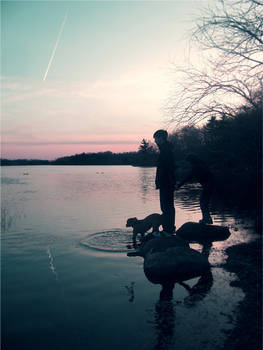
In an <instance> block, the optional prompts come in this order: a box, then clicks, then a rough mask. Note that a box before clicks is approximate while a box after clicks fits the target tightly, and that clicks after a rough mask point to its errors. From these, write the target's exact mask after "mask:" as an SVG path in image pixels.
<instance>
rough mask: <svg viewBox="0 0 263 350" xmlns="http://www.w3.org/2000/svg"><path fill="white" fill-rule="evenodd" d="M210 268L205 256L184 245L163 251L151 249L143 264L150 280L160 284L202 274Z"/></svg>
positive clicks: (184, 279)
mask: <svg viewBox="0 0 263 350" xmlns="http://www.w3.org/2000/svg"><path fill="white" fill-rule="evenodd" d="M163 239H165V238H163ZM209 268H210V265H209V262H208V260H207V259H206V258H205V257H204V256H202V255H201V254H200V253H199V252H197V251H196V250H194V249H190V248H188V247H183V246H181V247H179V246H178V247H171V248H168V249H166V250H165V251H161V252H158V251H155V252H154V251H150V252H148V253H147V254H146V256H145V258H144V264H143V269H144V273H145V276H146V277H147V278H148V280H149V281H150V282H152V283H159V284H166V283H177V282H181V281H186V280H188V279H191V278H194V277H198V276H201V275H202V274H204V273H205V271H207V270H208V269H209Z"/></svg>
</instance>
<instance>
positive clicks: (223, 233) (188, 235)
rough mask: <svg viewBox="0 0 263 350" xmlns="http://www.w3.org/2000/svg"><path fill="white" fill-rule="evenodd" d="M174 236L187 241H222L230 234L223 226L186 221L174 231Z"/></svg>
mask: <svg viewBox="0 0 263 350" xmlns="http://www.w3.org/2000/svg"><path fill="white" fill-rule="evenodd" d="M176 236H178V237H180V238H182V239H184V240H187V241H188V242H213V241H224V240H225V239H227V238H228V237H229V236H230V231H229V229H228V227H225V226H217V225H204V224H199V223H197V222H186V223H185V224H183V225H182V226H181V227H180V228H179V229H178V230H177V231H176Z"/></svg>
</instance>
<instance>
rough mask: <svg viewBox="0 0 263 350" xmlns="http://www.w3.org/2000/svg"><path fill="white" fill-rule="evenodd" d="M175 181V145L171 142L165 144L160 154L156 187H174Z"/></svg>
mask: <svg viewBox="0 0 263 350" xmlns="http://www.w3.org/2000/svg"><path fill="white" fill-rule="evenodd" d="M175 184H176V180H175V160H174V152H173V145H172V144H171V143H170V142H168V141H167V142H165V143H164V144H163V145H162V146H161V147H160V154H159V157H158V161H157V169H156V177H155V185H156V188H157V189H158V188H160V187H168V188H171V187H174V186H175Z"/></svg>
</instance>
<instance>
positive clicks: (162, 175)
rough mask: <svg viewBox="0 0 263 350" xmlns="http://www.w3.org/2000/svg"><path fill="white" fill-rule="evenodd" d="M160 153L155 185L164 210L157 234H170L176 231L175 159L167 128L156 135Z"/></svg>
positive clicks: (158, 131)
mask: <svg viewBox="0 0 263 350" xmlns="http://www.w3.org/2000/svg"><path fill="white" fill-rule="evenodd" d="M153 137H154V140H155V143H156V144H157V146H158V148H159V150H160V153H159V157H158V161H157V168H156V177H155V185H156V189H159V195H160V207H161V210H162V227H163V231H162V232H161V233H156V234H154V235H155V236H160V235H161V236H170V235H172V234H173V233H174V232H175V226H174V223H175V208H174V190H175V185H176V181H175V174H174V171H175V160H174V152H173V146H172V144H171V143H170V142H169V141H168V133H167V131H166V130H157V131H156V132H155V133H154V135H153Z"/></svg>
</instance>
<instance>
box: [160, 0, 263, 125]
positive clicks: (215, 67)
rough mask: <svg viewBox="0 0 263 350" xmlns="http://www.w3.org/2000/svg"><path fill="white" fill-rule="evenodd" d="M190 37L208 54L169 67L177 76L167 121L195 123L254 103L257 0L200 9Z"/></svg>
mask: <svg viewBox="0 0 263 350" xmlns="http://www.w3.org/2000/svg"><path fill="white" fill-rule="evenodd" d="M192 39H193V40H194V42H195V43H197V44H198V45H199V46H200V47H201V48H202V49H204V50H206V52H207V53H208V54H209V56H208V58H207V59H206V61H205V62H204V63H203V66H201V67H198V68H197V67H196V66H194V65H191V64H189V67H188V68H184V67H177V66H176V65H175V66H174V68H175V72H176V74H179V75H180V76H181V77H180V80H179V82H178V83H177V84H176V87H175V90H174V93H173V95H172V96H171V98H170V99H169V102H168V104H167V106H166V110H167V112H168V113H169V118H170V121H172V122H175V123H177V125H180V124H181V123H183V124H196V123H199V122H200V121H202V120H204V119H207V118H210V117H211V115H213V116H215V117H222V116H230V117H231V116H234V115H236V114H237V113H238V111H239V106H240V105H244V104H246V105H247V106H248V107H252V106H253V107H256V106H257V105H258V102H259V101H260V100H261V99H262V87H263V74H262V65H263V54H262V52H263V2H262V1H259V0H258V1H256V0H226V1H224V0H219V1H218V5H217V6H215V7H214V8H212V9H211V8H207V9H204V10H203V13H202V14H201V16H200V18H199V19H198V20H197V22H196V28H195V30H194V32H193V35H192Z"/></svg>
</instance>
